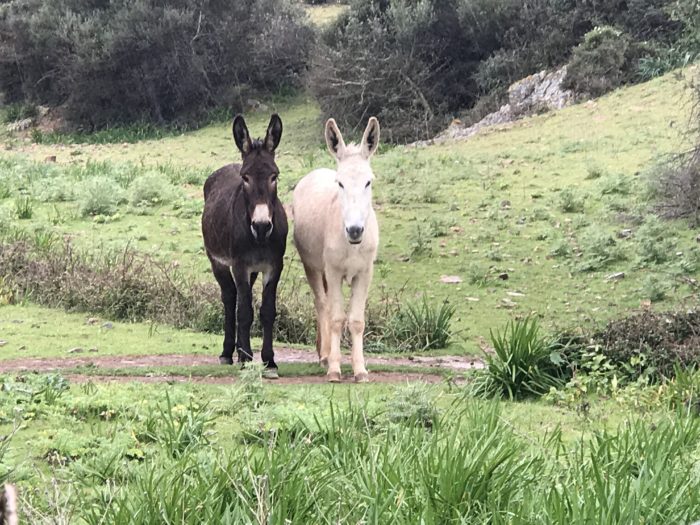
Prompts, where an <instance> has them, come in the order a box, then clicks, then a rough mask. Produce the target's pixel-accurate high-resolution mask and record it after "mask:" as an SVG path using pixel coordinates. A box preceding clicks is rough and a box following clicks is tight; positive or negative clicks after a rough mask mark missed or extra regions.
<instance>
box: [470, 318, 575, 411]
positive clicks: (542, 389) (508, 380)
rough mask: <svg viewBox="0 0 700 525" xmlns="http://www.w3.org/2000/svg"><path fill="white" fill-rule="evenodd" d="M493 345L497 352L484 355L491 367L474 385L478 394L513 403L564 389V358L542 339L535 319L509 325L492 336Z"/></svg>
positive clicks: (548, 342) (480, 375)
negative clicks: (500, 398) (513, 401)
mask: <svg viewBox="0 0 700 525" xmlns="http://www.w3.org/2000/svg"><path fill="white" fill-rule="evenodd" d="M491 344H492V345H493V350H494V352H493V354H491V353H487V354H485V358H486V364H487V365H488V366H487V368H486V370H485V371H483V372H482V373H480V374H479V375H478V376H477V378H476V381H475V383H474V384H473V389H474V393H475V394H477V395H480V396H484V397H505V398H508V399H511V400H512V399H521V398H524V397H528V396H539V395H542V394H545V393H547V392H549V390H550V389H551V388H557V387H560V386H562V384H563V380H562V378H563V375H564V370H563V367H562V366H561V365H562V364H563V362H562V357H561V355H560V354H559V353H558V352H557V351H556V350H555V347H554V345H553V344H552V343H551V342H550V341H548V340H547V339H546V338H545V337H544V336H542V335H540V331H539V324H538V322H537V320H536V319H534V318H526V319H524V320H517V321H510V322H509V323H508V324H507V325H506V328H505V330H503V331H496V332H495V333H494V332H493V331H492V332H491Z"/></svg>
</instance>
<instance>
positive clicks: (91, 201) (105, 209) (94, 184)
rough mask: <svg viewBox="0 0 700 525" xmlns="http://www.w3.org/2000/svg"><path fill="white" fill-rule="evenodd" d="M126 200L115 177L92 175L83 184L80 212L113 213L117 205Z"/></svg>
mask: <svg viewBox="0 0 700 525" xmlns="http://www.w3.org/2000/svg"><path fill="white" fill-rule="evenodd" d="M122 202H124V191H123V190H122V188H121V186H119V184H117V183H116V182H115V181H114V179H112V178H109V177H102V176H98V177H92V178H90V179H88V180H86V181H85V182H84V183H83V185H82V191H81V195H80V198H79V206H80V214H81V215H82V216H83V217H86V216H88V215H113V214H114V213H115V212H116V211H117V206H118V205H119V204H121V203H122Z"/></svg>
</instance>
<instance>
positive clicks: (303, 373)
mask: <svg viewBox="0 0 700 525" xmlns="http://www.w3.org/2000/svg"><path fill="white" fill-rule="evenodd" d="M215 360H216V359H215V356H214V357H212V361H215ZM279 366H280V367H281V368H280V372H279V375H280V377H282V378H287V377H309V376H318V377H321V376H324V375H325V374H326V370H325V369H323V368H321V367H320V366H319V365H318V364H317V363H284V362H281V363H279ZM369 369H370V371H371V372H389V373H392V374H429V375H442V376H445V377H446V378H447V377H452V376H454V375H459V373H458V372H455V371H453V370H449V369H444V368H429V367H420V366H405V365H369ZM341 372H342V373H343V374H345V375H346V376H349V375H352V367H351V366H350V365H349V364H348V365H343V366H342V367H341ZM61 373H63V374H79V375H84V376H100V377H134V378H138V377H169V376H173V377H203V378H206V377H211V378H223V377H231V378H237V377H238V376H239V375H240V369H239V368H238V367H237V366H222V365H219V364H212V365H196V366H140V367H122V368H109V367H104V368H103V367H97V366H93V365H91V364H86V365H82V366H76V367H72V368H64V369H62V370H61ZM370 377H371V376H370Z"/></svg>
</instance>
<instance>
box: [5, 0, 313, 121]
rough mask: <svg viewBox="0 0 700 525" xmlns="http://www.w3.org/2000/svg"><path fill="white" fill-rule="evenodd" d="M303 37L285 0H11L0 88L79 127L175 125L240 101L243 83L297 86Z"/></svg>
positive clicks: (308, 39) (308, 36)
mask: <svg viewBox="0 0 700 525" xmlns="http://www.w3.org/2000/svg"><path fill="white" fill-rule="evenodd" d="M312 36H313V33H312V31H311V29H310V27H309V26H308V25H307V23H306V21H305V19H304V18H303V14H302V12H301V11H300V10H299V9H298V8H297V7H296V6H293V5H292V4H291V3H289V2H287V1H286V0H265V1H263V2H234V3H231V2H224V1H220V0H206V1H205V2H200V3H199V4H198V5H196V6H195V5H193V4H191V3H190V2H185V1H177V2H167V3H163V2H159V1H156V0H137V1H126V0H121V1H116V2H103V1H99V0H87V1H84V0H60V1H57V2H42V1H39V0H13V1H10V2H4V3H2V5H0V92H3V93H4V96H5V100H6V102H14V101H22V100H25V101H30V102H33V103H38V104H46V105H50V106H61V107H62V110H63V113H64V117H65V118H66V119H67V120H68V121H69V122H70V123H72V124H73V125H76V126H80V127H82V128H86V129H94V128H102V127H107V126H113V125H116V124H120V123H128V122H135V121H151V122H156V123H158V124H164V123H166V122H167V123H179V124H185V123H188V122H192V121H196V120H197V119H198V118H200V117H202V115H203V112H204V111H206V110H207V109H210V108H213V107H218V106H233V107H238V108H241V107H242V104H243V103H244V101H245V99H244V98H243V97H244V96H245V92H246V89H248V88H251V89H255V90H258V91H260V90H262V91H264V92H268V93H269V92H274V91H279V90H283V89H288V88H290V87H295V86H298V85H299V84H300V82H301V75H303V73H304V69H305V64H306V62H307V57H308V54H309V52H310V49H311V46H312V44H313V38H312Z"/></svg>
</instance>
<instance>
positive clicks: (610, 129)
mask: <svg viewBox="0 0 700 525" xmlns="http://www.w3.org/2000/svg"><path fill="white" fill-rule="evenodd" d="M685 83H686V81H685V79H684V73H673V74H670V75H667V76H665V77H662V78H659V79H656V80H653V81H651V82H649V83H646V84H642V85H638V86H634V87H630V88H626V89H623V90H620V91H618V92H615V93H612V94H610V95H609V96H606V97H604V98H601V99H599V100H596V101H593V102H588V103H584V104H580V105H577V106H574V107H571V108H568V109H565V110H563V111H560V112H556V113H550V114H544V115H540V116H535V117H532V118H528V119H525V120H522V121H520V122H517V123H514V124H512V125H507V126H502V127H497V128H494V129H492V130H490V131H487V132H486V133H484V134H482V135H479V136H477V137H474V138H472V139H470V140H468V141H465V142H457V143H450V144H445V145H440V146H431V147H426V148H420V149H415V148H408V147H396V148H392V149H387V150H385V151H384V152H383V153H382V154H380V155H378V156H377V158H376V159H375V160H374V162H373V165H374V170H375V173H376V175H377V183H376V187H375V202H376V208H377V211H378V215H379V220H380V227H381V248H380V252H379V259H378V261H377V271H376V273H375V275H376V277H375V282H374V285H373V297H372V298H371V300H374V301H376V300H378V298H379V297H380V296H387V295H389V296H393V295H395V294H397V293H399V291H400V290H403V292H402V294H403V295H402V297H403V298H404V300H407V299H412V298H414V297H415V298H417V297H419V296H421V295H422V294H427V296H428V297H429V298H430V300H431V301H433V302H435V303H438V302H440V301H443V300H448V301H450V302H451V303H452V304H454V305H455V306H456V308H457V319H456V321H455V325H454V328H455V329H456V331H457V332H458V338H457V342H456V343H455V344H454V345H453V347H452V348H450V351H453V352H454V351H462V350H463V351H466V352H474V351H476V349H477V348H478V346H479V345H480V344H481V342H482V340H483V339H482V338H483V337H487V336H488V333H489V330H490V329H494V328H498V327H500V326H501V325H502V324H503V323H504V322H505V321H506V320H507V319H508V318H511V317H513V316H522V315H526V314H530V313H536V314H538V315H539V316H541V317H542V318H543V320H544V323H545V324H546V325H547V326H550V327H573V326H578V325H586V324H590V323H593V322H600V321H603V320H605V319H607V318H610V317H612V316H615V315H618V314H620V313H624V312H626V311H629V310H630V309H634V308H639V307H640V305H646V304H647V303H648V301H649V300H653V301H654V302H653V306H654V307H658V308H670V307H674V306H678V305H680V304H685V303H686V302H692V301H694V294H693V289H692V288H690V287H689V286H692V285H689V284H688V281H687V279H686V277H692V276H693V275H696V273H697V264H698V263H700V256H699V255H698V250H697V243H696V241H695V236H696V233H694V232H692V231H690V230H688V229H687V227H686V226H685V225H684V224H683V223H680V222H677V223H673V222H672V223H664V224H663V225H660V226H659V225H658V224H656V223H654V221H652V220H651V219H650V214H649V212H648V207H649V202H648V190H647V182H646V179H647V178H648V176H649V174H650V173H653V171H650V168H651V167H652V166H653V165H654V163H655V162H657V161H659V160H660V159H663V158H664V156H665V155H667V154H669V153H672V152H675V151H679V150H680V149H682V147H683V138H682V135H681V132H682V131H683V129H684V128H685V124H686V121H687V118H688V117H687V115H688V102H689V100H688V98H689V95H688V93H687V92H686V90H685ZM270 111H278V112H279V113H280V114H281V116H282V119H283V121H284V126H285V131H284V135H283V138H282V144H281V146H280V150H278V151H279V153H278V162H279V165H280V167H281V169H282V175H281V179H282V181H283V182H282V184H281V189H282V191H281V198H282V199H283V201H284V202H289V201H290V192H291V189H292V188H293V187H294V184H295V183H296V181H297V180H298V179H299V178H301V177H302V176H303V175H304V174H305V173H306V172H308V171H309V170H310V169H312V168H315V167H320V166H331V159H330V157H329V156H328V154H327V153H326V151H325V147H324V145H323V143H322V126H323V123H322V122H321V121H320V119H319V116H318V110H317V108H316V107H315V106H314V105H313V103H312V102H310V101H309V100H303V99H294V100H284V101H280V102H278V103H275V102H273V103H271V104H270ZM247 119H248V124H249V128H250V129H251V133H252V134H254V135H259V134H263V133H264V128H265V125H266V124H267V121H268V119H269V113H268V112H265V113H254V114H250V115H247ZM343 131H345V130H343ZM348 132H349V130H348ZM48 155H56V157H57V161H58V163H57V165H56V166H54V165H37V166H34V167H32V168H31V169H28V168H27V166H26V165H24V164H22V163H21V162H23V161H22V160H20V159H28V160H29V161H37V162H41V160H42V159H44V157H46V156H48ZM237 158H238V155H237V152H236V151H235V148H234V146H233V143H232V140H231V132H230V126H229V123H222V124H220V125H213V126H209V127H207V128H205V129H202V130H199V131H196V132H192V133H187V134H183V135H180V136H173V137H167V138H163V139H160V140H157V141H143V142H138V143H136V144H126V143H116V144H101V145H90V144H80V145H70V144H67V145H38V144H30V143H28V142H26V140H22V139H19V138H16V137H14V138H6V139H5V151H3V152H2V153H1V156H0V159H2V160H1V161H2V163H3V164H2V166H3V167H2V170H3V177H4V178H5V179H6V180H7V181H10V182H11V181H12V180H14V179H22V180H24V181H25V182H26V179H32V181H29V183H28V186H27V185H26V184H25V186H27V187H25V188H23V189H22V188H20V186H22V184H15V185H14V186H13V185H12V184H11V183H10V187H11V189H10V191H8V192H7V193H6V196H5V198H4V199H2V200H0V217H2V218H3V220H4V223H5V226H7V225H8V224H9V223H11V224H12V226H13V227H15V228H23V229H25V230H27V231H30V232H31V231H33V230H36V229H37V228H39V229H42V228H43V229H44V230H46V229H48V230H50V231H54V232H56V233H57V234H60V235H65V234H67V235H70V236H71V237H72V238H74V240H75V242H76V243H78V244H79V245H81V246H86V247H93V248H98V247H101V248H104V247H123V246H124V245H126V244H127V243H128V244H129V245H130V246H132V247H136V248H137V249H138V250H140V251H144V252H149V253H152V254H155V255H156V256H157V257H159V258H161V259H163V260H165V261H177V262H178V264H179V265H180V268H181V269H182V270H183V271H185V272H188V273H190V274H191V275H193V276H195V277H196V279H198V280H209V279H210V277H209V275H208V264H207V260H206V257H205V256H204V254H203V251H202V242H201V235H200V231H199V213H200V210H201V189H200V188H201V183H202V181H203V180H204V178H205V177H206V174H207V173H208V172H210V171H211V170H213V169H215V168H216V167H219V166H221V165H223V164H225V163H228V162H232V161H235V160H237ZM18 163H19V164H18ZM151 168H153V169H154V170H156V172H157V173H158V174H159V176H161V177H162V178H163V180H164V181H166V180H170V181H172V182H174V183H175V184H176V185H177V187H178V189H177V192H178V196H177V197H176V199H175V204H174V205H173V204H168V205H165V206H154V207H148V208H138V209H134V208H133V207H132V206H130V205H128V204H122V205H120V207H119V208H118V213H117V215H115V216H114V217H101V218H99V220H97V221H96V220H93V219H92V218H90V217H88V218H83V217H81V216H80V215H79V213H78V212H77V209H78V204H77V203H76V202H74V201H72V200H70V199H69V200H68V202H47V203H43V202H40V201H39V200H38V197H37V195H35V193H36V192H38V191H39V189H40V187H42V186H45V185H46V184H50V182H47V181H50V180H52V179H54V178H55V177H56V176H59V175H63V176H65V177H67V179H68V180H72V181H73V184H74V186H75V190H76V194H77V195H76V196H75V198H77V199H78V200H79V199H80V196H79V195H80V190H81V186H82V185H83V181H85V180H88V179H90V178H91V177H94V176H96V175H100V174H106V175H107V176H108V177H112V178H115V179H117V180H119V181H121V183H122V185H123V186H128V185H129V183H130V182H131V180H132V179H133V178H134V177H138V176H141V175H142V174H143V173H144V172H145V171H148V170H150V169H151ZM78 181H81V182H78ZM18 188H19V189H18ZM22 192H25V193H26V192H29V193H30V194H32V196H31V197H30V199H31V200H32V201H33V214H32V217H31V218H29V219H18V218H17V217H16V213H15V212H16V207H17V198H18V196H21V195H20V193H22ZM126 193H127V194H128V190H127V192H126ZM0 196H1V195H0ZM626 230H629V231H626ZM660 231H661V234H660V233H659V232H660ZM290 243H291V236H290ZM657 252H660V253H657ZM288 253H289V256H288V266H289V268H290V272H289V274H288V276H287V279H288V281H289V282H291V281H292V280H298V279H301V276H302V271H301V266H300V263H299V260H298V256H297V255H296V253H295V251H294V249H290V250H289V251H288ZM617 272H624V274H625V276H624V278H622V279H619V280H606V277H607V276H608V275H610V274H613V273H617ZM444 275H451V276H458V277H459V278H460V279H461V280H462V282H461V283H458V284H444V283H442V282H441V276H444ZM506 276H507V280H504V279H505V277H506ZM304 293H306V294H307V295H306V297H307V298H308V301H309V303H310V301H311V298H310V296H309V295H308V293H307V292H304Z"/></svg>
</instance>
